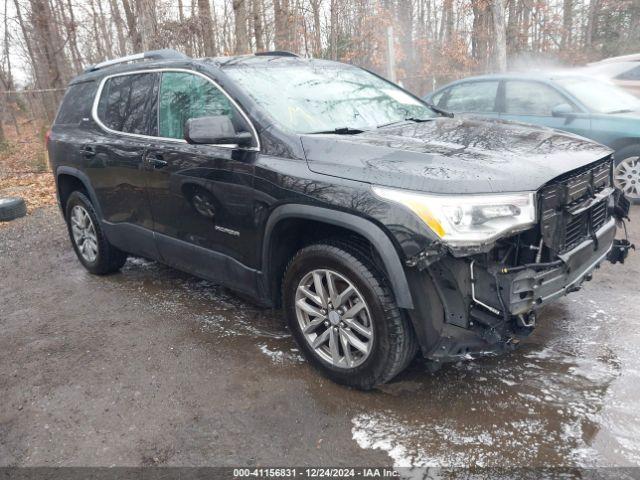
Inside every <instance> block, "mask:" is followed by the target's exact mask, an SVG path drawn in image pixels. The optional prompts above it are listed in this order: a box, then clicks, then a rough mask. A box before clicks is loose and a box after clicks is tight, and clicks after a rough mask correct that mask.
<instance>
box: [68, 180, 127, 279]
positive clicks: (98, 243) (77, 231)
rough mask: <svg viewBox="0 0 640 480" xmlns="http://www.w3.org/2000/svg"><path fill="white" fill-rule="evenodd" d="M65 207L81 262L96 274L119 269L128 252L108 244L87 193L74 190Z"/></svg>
mask: <svg viewBox="0 0 640 480" xmlns="http://www.w3.org/2000/svg"><path fill="white" fill-rule="evenodd" d="M65 210H66V218H67V227H68V230H69V237H70V238H71V243H72V244H73V249H74V250H75V252H76V255H77V256H78V260H80V263H82V265H84V267H85V268H86V269H87V270H89V271H90V272H91V273H95V274H97V275H104V274H107V273H112V272H115V271H118V270H119V269H120V268H121V267H122V266H123V265H124V262H126V261H127V254H126V253H124V252H123V251H121V250H119V249H117V248H116V247H114V246H113V245H111V244H110V243H109V240H107V237H106V236H105V234H104V232H103V231H102V227H101V225H100V221H99V220H98V216H97V214H96V211H95V209H94V208H93V205H92V204H91V201H90V200H89V199H88V198H87V196H86V195H84V194H83V193H82V192H77V191H76V192H72V193H71V195H69V199H68V200H67V203H66V208H65Z"/></svg>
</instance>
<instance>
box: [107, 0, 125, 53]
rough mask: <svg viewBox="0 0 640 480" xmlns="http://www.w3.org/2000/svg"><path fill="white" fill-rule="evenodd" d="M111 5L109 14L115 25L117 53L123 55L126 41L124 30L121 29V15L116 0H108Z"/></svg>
mask: <svg viewBox="0 0 640 480" xmlns="http://www.w3.org/2000/svg"><path fill="white" fill-rule="evenodd" d="M109 5H110V7H111V16H112V17H113V23H114V24H115V26H116V34H117V36H118V55H120V56H124V55H126V54H127V41H126V39H125V36H124V30H123V29H122V24H123V22H122V15H120V8H119V7H118V2H117V0H109Z"/></svg>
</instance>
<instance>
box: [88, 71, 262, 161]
mask: <svg viewBox="0 0 640 480" xmlns="http://www.w3.org/2000/svg"><path fill="white" fill-rule="evenodd" d="M162 72H183V73H190V74H192V75H196V76H199V77H202V78H204V79H205V80H207V81H209V82H211V84H213V85H214V86H215V87H216V88H217V89H218V90H220V91H221V92H222V93H223V95H224V96H225V97H227V98H228V99H229V101H230V102H231V104H232V105H233V106H234V107H235V108H236V109H237V110H238V112H240V115H242V118H244V120H245V121H246V122H247V124H248V125H249V128H250V129H251V135H252V136H253V137H254V138H255V139H256V146H255V147H239V146H238V145H236V144H225V145H220V144H211V145H210V146H213V147H220V148H229V149H238V148H239V149H242V150H249V151H255V152H259V151H260V137H259V136H258V131H257V130H256V128H255V126H254V125H253V122H252V121H251V120H250V119H249V116H248V115H247V114H246V113H245V112H244V110H243V109H242V107H241V106H240V105H239V104H238V102H236V101H235V100H234V99H233V98H232V97H231V95H229V94H228V93H227V92H226V91H225V89H224V88H222V87H221V86H220V84H219V83H218V82H216V81H215V80H214V79H212V78H210V77H208V76H207V75H204V74H203V73H200V72H196V71H194V70H189V69H188V68H171V67H166V68H151V69H146V70H134V71H131V72H121V73H114V74H112V75H107V76H105V77H103V78H102V80H100V85H99V86H98V90H97V92H96V96H95V98H94V100H93V106H92V107H91V117H92V118H93V120H94V121H95V122H96V123H97V124H98V126H99V127H100V128H102V129H103V130H104V131H106V132H108V133H113V134H115V135H122V136H125V137H133V138H143V139H148V140H162V141H165V142H172V143H187V141H186V140H184V139H182V138H170V137H160V136H153V135H141V134H138V133H129V132H120V131H118V130H113V129H111V128H109V127H107V126H106V125H105V124H104V123H102V121H101V120H100V117H98V103H100V97H101V96H102V90H103V88H104V85H105V83H106V82H107V80H109V79H110V78H114V77H122V76H125V75H139V74H141V73H162ZM161 81H162V78H161ZM160 87H161V85H160V86H159V87H158V95H160ZM158 112H160V103H159V99H158Z"/></svg>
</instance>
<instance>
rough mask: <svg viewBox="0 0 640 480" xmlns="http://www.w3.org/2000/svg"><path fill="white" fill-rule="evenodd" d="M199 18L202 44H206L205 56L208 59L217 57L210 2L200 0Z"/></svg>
mask: <svg viewBox="0 0 640 480" xmlns="http://www.w3.org/2000/svg"><path fill="white" fill-rule="evenodd" d="M198 17H199V20H200V29H201V31H200V34H201V35H202V42H203V44H204V54H205V55H206V56H207V57H215V56H216V55H217V54H218V52H217V48H216V37H215V31H214V30H213V19H212V17H211V5H210V4H209V0H198Z"/></svg>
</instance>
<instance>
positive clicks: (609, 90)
mask: <svg viewBox="0 0 640 480" xmlns="http://www.w3.org/2000/svg"><path fill="white" fill-rule="evenodd" d="M556 81H557V82H558V83H559V84H560V85H562V86H563V87H564V88H565V89H567V91H568V92H569V93H571V94H572V95H573V96H574V97H576V98H577V99H578V100H580V101H581V102H582V103H583V104H584V105H585V106H586V107H587V108H588V109H589V110H591V111H592V112H596V113H617V112H633V111H636V110H640V100H638V99H637V98H636V97H634V96H633V95H631V94H630V93H627V92H625V91H624V90H622V89H620V88H618V87H616V86H615V85H612V84H610V83H607V82H603V81H601V80H596V79H593V78H587V77H567V78H558V79H556Z"/></svg>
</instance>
